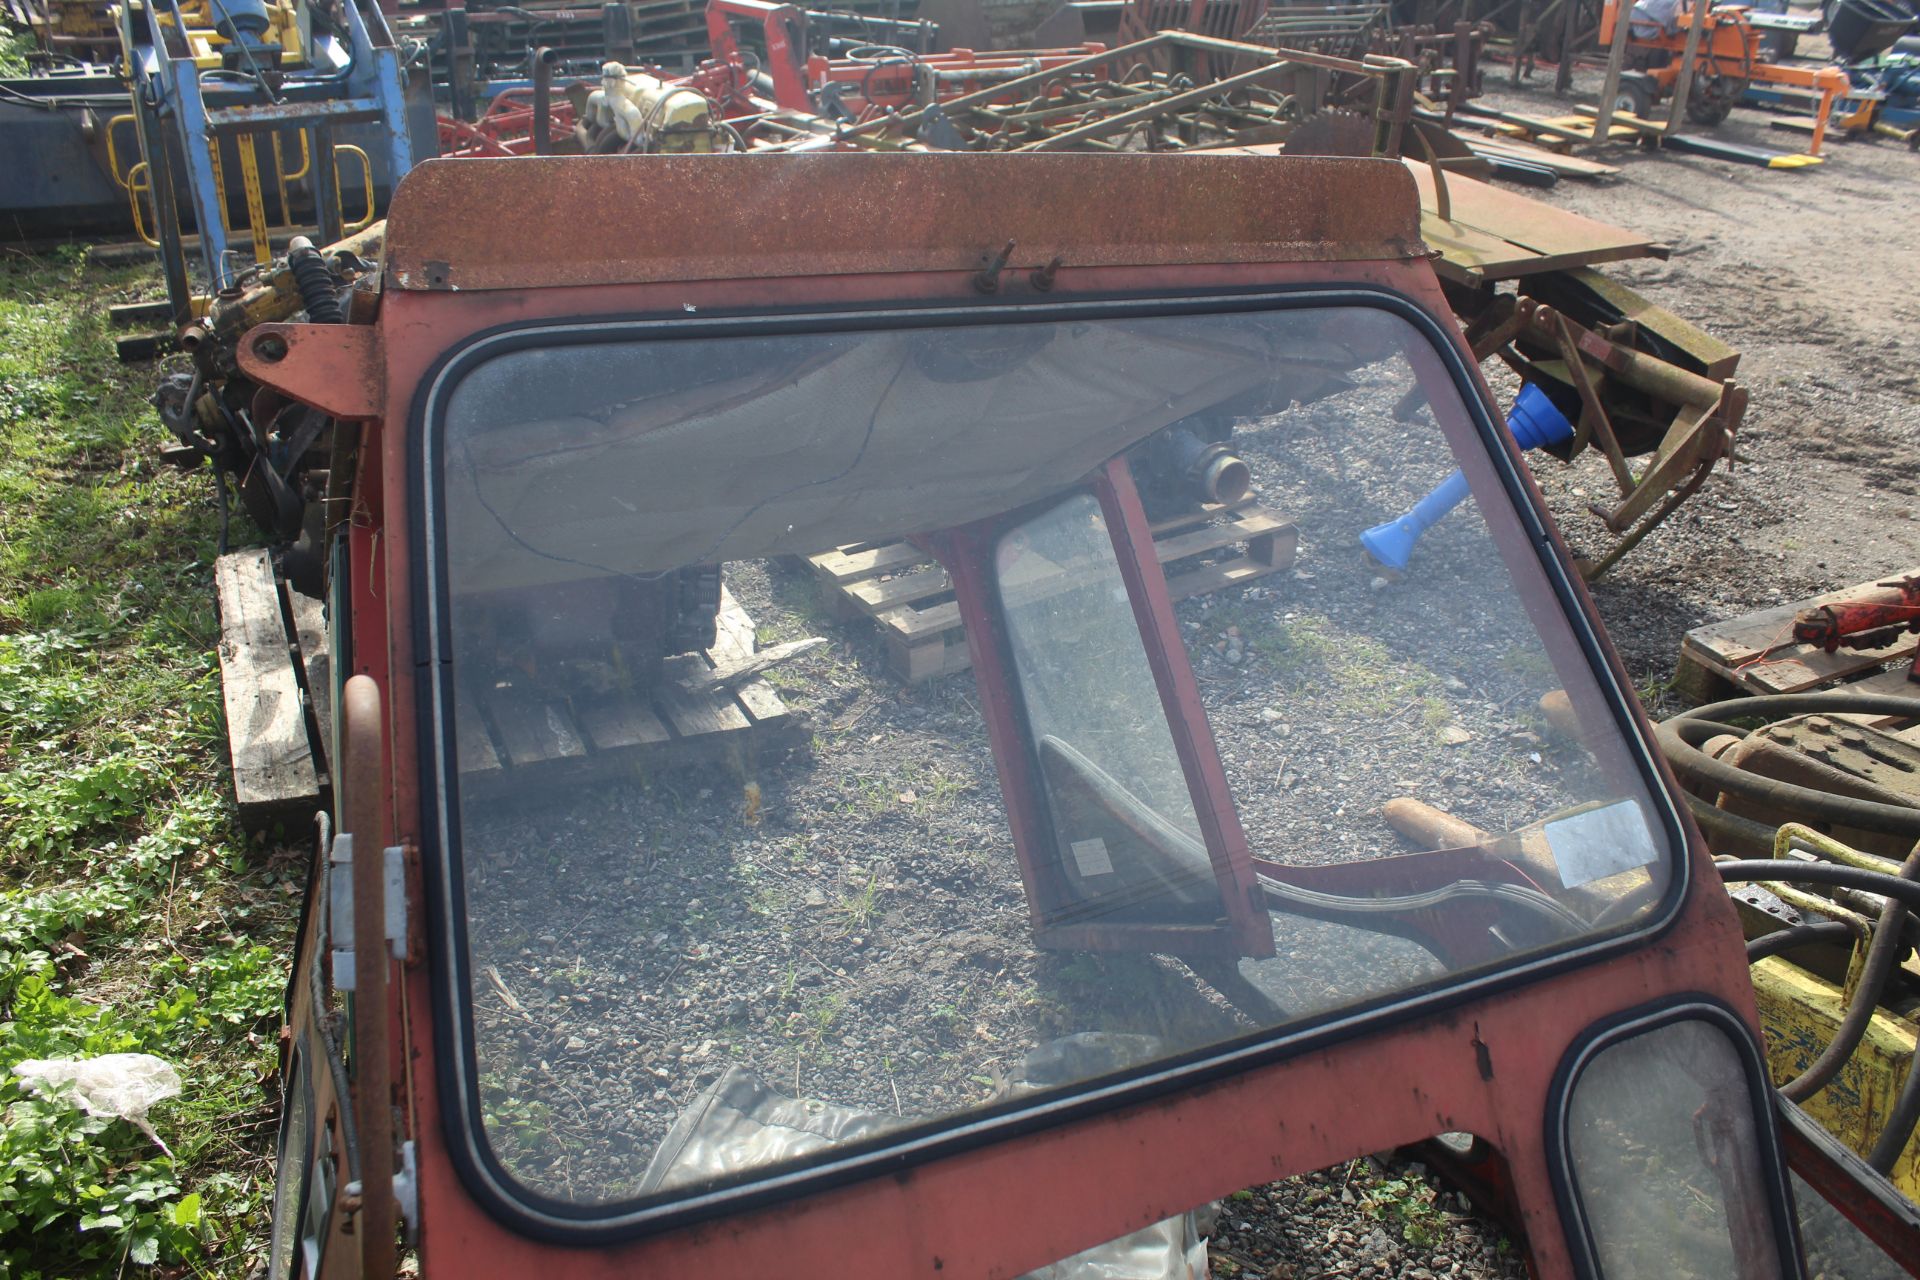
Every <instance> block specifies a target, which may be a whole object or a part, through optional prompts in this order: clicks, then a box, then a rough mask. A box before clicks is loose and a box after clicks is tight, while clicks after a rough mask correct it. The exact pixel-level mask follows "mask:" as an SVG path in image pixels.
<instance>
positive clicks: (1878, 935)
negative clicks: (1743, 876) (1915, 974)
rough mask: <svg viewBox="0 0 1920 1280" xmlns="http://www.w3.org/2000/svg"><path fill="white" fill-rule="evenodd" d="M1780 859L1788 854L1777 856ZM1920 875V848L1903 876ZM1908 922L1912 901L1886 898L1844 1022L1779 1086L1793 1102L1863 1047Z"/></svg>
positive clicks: (1897, 959)
mask: <svg viewBox="0 0 1920 1280" xmlns="http://www.w3.org/2000/svg"><path fill="white" fill-rule="evenodd" d="M1774 861H1776V862H1780V861H1784V859H1775V860H1774ZM1916 874H1920V847H1916V848H1915V849H1914V851H1913V852H1912V853H1910V854H1908V855H1907V860H1906V861H1905V862H1903V863H1901V864H1900V876H1899V878H1900V879H1901V880H1904V881H1906V882H1907V883H1909V884H1912V883H1914V876H1915V875H1916ZM1906 927H1907V904H1906V903H1904V902H1902V901H1901V900H1900V899H1898V898H1895V897H1888V898H1887V905H1886V906H1885V907H1883V908H1881V910H1880V919H1879V921H1878V922H1877V923H1875V925H1874V927H1873V941H1872V942H1871V943H1869V944H1868V945H1867V958H1866V960H1865V961H1864V962H1863V963H1862V964H1861V966H1860V980H1859V981H1858V982H1856V983H1855V984H1854V988H1853V999H1852V1000H1851V1001H1850V1002H1849V1003H1848V1004H1847V1011H1846V1013H1845V1014H1844V1015H1843V1016H1842V1017H1841V1019H1840V1025H1839V1026H1838V1027H1835V1028H1834V1031H1833V1039H1831V1040H1829V1041H1827V1047H1826V1048H1824V1049H1822V1050H1821V1051H1820V1056H1819V1057H1817V1058H1815V1059H1814V1060H1813V1062H1812V1063H1811V1064H1810V1065H1809V1066H1808V1067H1807V1069H1806V1070H1805V1071H1803V1072H1801V1073H1800V1074H1799V1075H1798V1076H1796V1077H1794V1078H1793V1079H1792V1080H1789V1081H1787V1082H1786V1083H1785V1084H1783V1085H1781V1086H1780V1092H1781V1094H1782V1095H1783V1096H1785V1097H1786V1099H1787V1100H1788V1101H1790V1102H1805V1101H1806V1100H1807V1099H1808V1098H1811V1097H1812V1096H1813V1095H1814V1094H1816V1093H1818V1092H1820V1090H1822V1089H1824V1088H1826V1087H1827V1085H1828V1083H1829V1082H1830V1081H1832V1079H1833V1078H1834V1076H1836V1075H1838V1074H1839V1072H1840V1068H1842V1067H1844V1066H1846V1065H1847V1060H1848V1059H1849V1058H1851V1057H1853V1051H1854V1050H1855V1049H1857V1048H1859V1047H1860V1041H1861V1040H1862V1039H1864V1038H1865V1036H1866V1034H1867V1027H1868V1025H1869V1024H1870V1023H1872V1021H1873V1011H1874V1010H1875V1009H1876V1008H1877V1007H1879V1004H1880V993H1881V992H1882V991H1883V990H1885V989H1886V985H1887V975H1889V974H1891V973H1892V972H1893V967H1894V965H1896V964H1898V963H1899V962H1900V955H1901V953H1902V952H1904V951H1905V950H1906V949H1907V948H1906V943H1905V942H1904V941H1903V940H1902V938H1901V934H1902V933H1904V932H1905V931H1906Z"/></svg>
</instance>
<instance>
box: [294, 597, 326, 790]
mask: <svg viewBox="0 0 1920 1280" xmlns="http://www.w3.org/2000/svg"><path fill="white" fill-rule="evenodd" d="M287 605H288V608H289V611H290V612H291V613H292V615H293V631H294V635H295V637H296V638H297V639H298V641H299V643H300V663H301V665H302V666H303V667H304V668H305V669H306V675H307V705H308V707H309V708H310V709H311V710H312V712H313V726H314V730H315V733H316V734H317V735H318V737H317V740H316V742H315V744H314V749H315V752H316V756H315V765H316V767H317V769H318V770H319V773H320V778H321V784H322V785H323V786H324V785H326V783H327V781H328V779H330V778H331V776H332V773H333V761H332V753H333V655H332V654H331V653H330V652H329V648H328V644H327V608H326V606H325V605H324V604H322V603H321V602H320V601H318V600H316V599H314V598H313V597H312V596H303V595H301V594H300V593H299V592H298V591H295V590H294V589H293V588H292V587H291V586H289V587H288V588H287Z"/></svg>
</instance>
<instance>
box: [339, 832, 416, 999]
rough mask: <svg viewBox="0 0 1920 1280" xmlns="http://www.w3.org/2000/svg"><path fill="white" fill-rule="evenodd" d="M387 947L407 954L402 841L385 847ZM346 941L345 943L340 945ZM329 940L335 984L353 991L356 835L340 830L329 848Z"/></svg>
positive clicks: (400, 955) (395, 955) (401, 957)
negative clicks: (354, 859) (354, 842)
mask: <svg viewBox="0 0 1920 1280" xmlns="http://www.w3.org/2000/svg"><path fill="white" fill-rule="evenodd" d="M380 856H381V862H382V867H381V872H382V879H383V880H384V881H385V885H384V889H385V892H384V895H383V896H384V897H385V899H386V904H385V905H386V928H385V930H384V933H385V936H386V939H387V950H388V952H389V953H390V954H391V955H392V956H393V958H394V959H395V960H400V961H405V960H406V958H407V859H406V850H405V849H404V848H402V847H401V846H399V845H393V846H391V847H390V848H386V849H382V850H381V851H380ZM341 942H345V943H346V944H347V945H346V946H341V945H339V944H340V943H341ZM327 944H328V947H329V949H330V950H331V951H332V952H333V988H334V990H336V991H352V990H353V989H354V986H355V983H356V981H357V979H358V967H357V966H356V965H355V963H354V952H353V836H352V835H351V834H350V833H348V832H341V833H340V834H339V835H337V836H335V837H334V838H333V844H332V846H331V847H330V848H329V849H328V851H327Z"/></svg>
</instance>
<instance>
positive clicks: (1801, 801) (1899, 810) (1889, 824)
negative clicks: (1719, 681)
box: [1654, 693, 1920, 878]
mask: <svg viewBox="0 0 1920 1280" xmlns="http://www.w3.org/2000/svg"><path fill="white" fill-rule="evenodd" d="M1815 711H1822V712H1831V713H1834V714H1841V715H1844V714H1848V713H1868V714H1873V715H1890V716H1902V717H1907V718H1911V717H1912V716H1913V714H1914V703H1913V699H1911V698H1901V697H1892V696H1889V695H1886V694H1850V693H1779V694H1766V695H1763V696H1760V697H1754V698H1735V699H1733V700H1731V701H1728V702H1715V703H1710V704H1709V705H1707V706H1704V707H1696V708H1694V709H1693V710H1692V711H1688V712H1685V713H1683V714H1681V715H1677V716H1674V717H1673V718H1672V719H1669V720H1663V721H1661V722H1660V723H1659V724H1658V725H1656V726H1655V728H1654V736H1655V738H1656V739H1657V740H1658V742H1659V744H1660V751H1661V753H1662V754H1663V755H1665V756H1666V757H1667V762H1668V763H1669V764H1671V765H1672V766H1673V767H1674V770H1675V771H1676V772H1679V773H1682V774H1685V775H1686V776H1688V777H1691V778H1697V779H1699V780H1700V781H1702V782H1705V783H1708V784H1710V785H1712V786H1715V787H1718V788H1719V789H1720V790H1722V791H1731V792H1733V793H1734V794H1736V795H1740V796H1745V797H1748V798H1750V799H1753V800H1758V801H1761V802H1763V803H1765V804H1767V805H1769V806H1771V807H1774V808H1779V809H1784V810H1786V811H1788V812H1790V813H1796V814H1800V815H1802V816H1804V817H1811V818H1819V819H1823V820H1825V821H1828V822H1838V823H1843V824H1845V825H1847V826H1850V827H1855V828H1858V829H1862V830H1867V831H1881V832H1886V833H1888V834H1890V835H1898V836H1905V837H1906V838H1907V839H1909V840H1914V839H1920V809H1916V808H1912V807H1910V806H1906V805H1894V804H1880V803H1878V802H1876V801H1872V800H1857V799H1853V798H1851V797H1848V796H1837V795H1834V794H1832V793H1831V792H1827V791H1815V790H1813V789H1811V788H1809V787H1798V786H1794V785H1793V784H1792V783H1787V782H1779V781H1776V780H1774V779H1772V778H1763V777H1761V776H1759V775H1758V774H1752V773H1748V772H1746V771H1745V770H1744V769H1738V768H1735V767H1734V766H1733V765H1730V764H1726V763H1724V762H1723V761H1720V760H1716V759H1714V758H1713V757H1712V756H1710V755H1708V754H1707V753H1706V752H1704V751H1702V750H1700V746H1699V742H1704V741H1706V739H1707V738H1710V737H1713V736H1716V735H1718V734H1719V733H1721V732H1724V729H1725V726H1723V725H1721V724H1720V723H1718V721H1719V719H1720V718H1721V717H1736V718H1739V719H1753V718H1758V719H1766V720H1776V719H1780V718H1783V717H1786V716H1795V715H1805V714H1807V713H1809V712H1815ZM1695 738H1698V739H1699V742H1696V741H1694V739H1695ZM1889 878H1891V877H1889Z"/></svg>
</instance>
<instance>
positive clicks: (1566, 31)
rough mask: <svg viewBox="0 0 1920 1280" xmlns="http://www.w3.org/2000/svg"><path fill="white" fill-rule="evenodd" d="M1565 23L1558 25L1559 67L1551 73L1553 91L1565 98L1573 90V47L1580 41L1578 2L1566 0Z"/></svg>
mask: <svg viewBox="0 0 1920 1280" xmlns="http://www.w3.org/2000/svg"><path fill="white" fill-rule="evenodd" d="M1565 17H1566V21H1565V22H1563V23H1561V25H1560V65H1559V66H1558V67H1555V68H1554V71H1553V91H1554V92H1555V93H1557V94H1559V95H1560V96H1561V97H1563V98H1564V97H1566V96H1567V94H1568V93H1569V92H1571V91H1572V89H1573V59H1574V53H1575V50H1574V45H1576V44H1578V43H1579V41H1580V0H1567V10H1566V14H1565Z"/></svg>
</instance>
